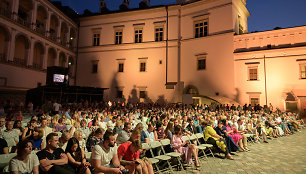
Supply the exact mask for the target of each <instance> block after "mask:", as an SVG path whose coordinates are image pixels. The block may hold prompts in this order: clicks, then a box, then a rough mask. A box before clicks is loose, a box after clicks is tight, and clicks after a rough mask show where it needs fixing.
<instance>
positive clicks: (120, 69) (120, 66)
mask: <svg viewBox="0 0 306 174" xmlns="http://www.w3.org/2000/svg"><path fill="white" fill-rule="evenodd" d="M123 70H124V63H123V62H120V63H119V64H118V72H123Z"/></svg>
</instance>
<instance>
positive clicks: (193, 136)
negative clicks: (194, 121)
mask: <svg viewBox="0 0 306 174" xmlns="http://www.w3.org/2000/svg"><path fill="white" fill-rule="evenodd" d="M189 139H190V140H196V139H198V138H197V136H196V135H195V134H192V135H191V136H189Z"/></svg>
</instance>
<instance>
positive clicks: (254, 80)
mask: <svg viewBox="0 0 306 174" xmlns="http://www.w3.org/2000/svg"><path fill="white" fill-rule="evenodd" d="M247 81H250V82H256V81H260V80H247Z"/></svg>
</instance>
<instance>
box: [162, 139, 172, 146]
mask: <svg viewBox="0 0 306 174" xmlns="http://www.w3.org/2000/svg"><path fill="white" fill-rule="evenodd" d="M160 143H161V144H162V145H163V146H167V145H169V144H171V142H170V139H168V138H165V139H163V140H160Z"/></svg>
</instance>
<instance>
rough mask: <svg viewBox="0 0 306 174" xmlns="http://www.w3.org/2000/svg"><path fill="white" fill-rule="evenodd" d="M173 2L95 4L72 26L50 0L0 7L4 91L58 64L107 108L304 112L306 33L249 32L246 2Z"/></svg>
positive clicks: (4, 1) (39, 80)
mask: <svg viewBox="0 0 306 174" xmlns="http://www.w3.org/2000/svg"><path fill="white" fill-rule="evenodd" d="M177 2H178V3H177V4H175V5H167V6H157V7H149V6H150V1H149V0H143V1H142V2H141V4H140V8H139V9H129V1H123V4H122V5H121V6H120V9H121V10H119V11H109V10H107V5H106V3H105V1H104V0H101V1H100V4H101V7H100V13H96V14H86V15H87V16H83V17H80V18H79V26H78V25H77V24H76V23H75V22H74V21H72V20H71V19H70V18H68V17H67V16H66V15H65V14H63V13H62V12H61V11H60V10H59V9H57V8H56V7H55V6H54V5H53V4H52V3H50V2H49V1H47V0H40V1H39V0H14V1H10V0H1V1H0V3H1V6H0V7H1V10H0V12H1V14H0V58H1V59H0V60H1V61H0V69H1V71H0V82H1V83H0V89H1V91H2V92H3V91H4V93H5V92H7V91H10V90H19V91H20V90H21V91H23V90H27V89H30V88H35V87H36V86H37V85H44V84H45V78H46V72H45V70H46V68H47V67H48V66H63V67H69V69H70V71H71V72H70V74H71V76H72V81H71V83H70V84H73V85H77V86H89V87H98V88H107V90H105V92H104V100H106V101H108V100H110V101H122V102H158V103H180V102H182V103H194V104H211V103H214V102H217V103H222V104H232V103H235V104H241V105H243V104H245V103H246V104H252V105H255V104H261V105H266V104H268V105H269V103H272V104H273V105H274V107H275V108H276V107H278V108H280V109H281V110H290V111H297V110H299V111H303V110H304V109H305V108H306V56H305V55H306V44H305V43H306V27H305V26H301V27H294V28H287V29H278V30H271V31H264V32H256V33H248V23H247V18H248V17H249V16H250V14H249V12H248V10H247V8H246V0H178V1H177ZM77 36H79V37H77Z"/></svg>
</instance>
